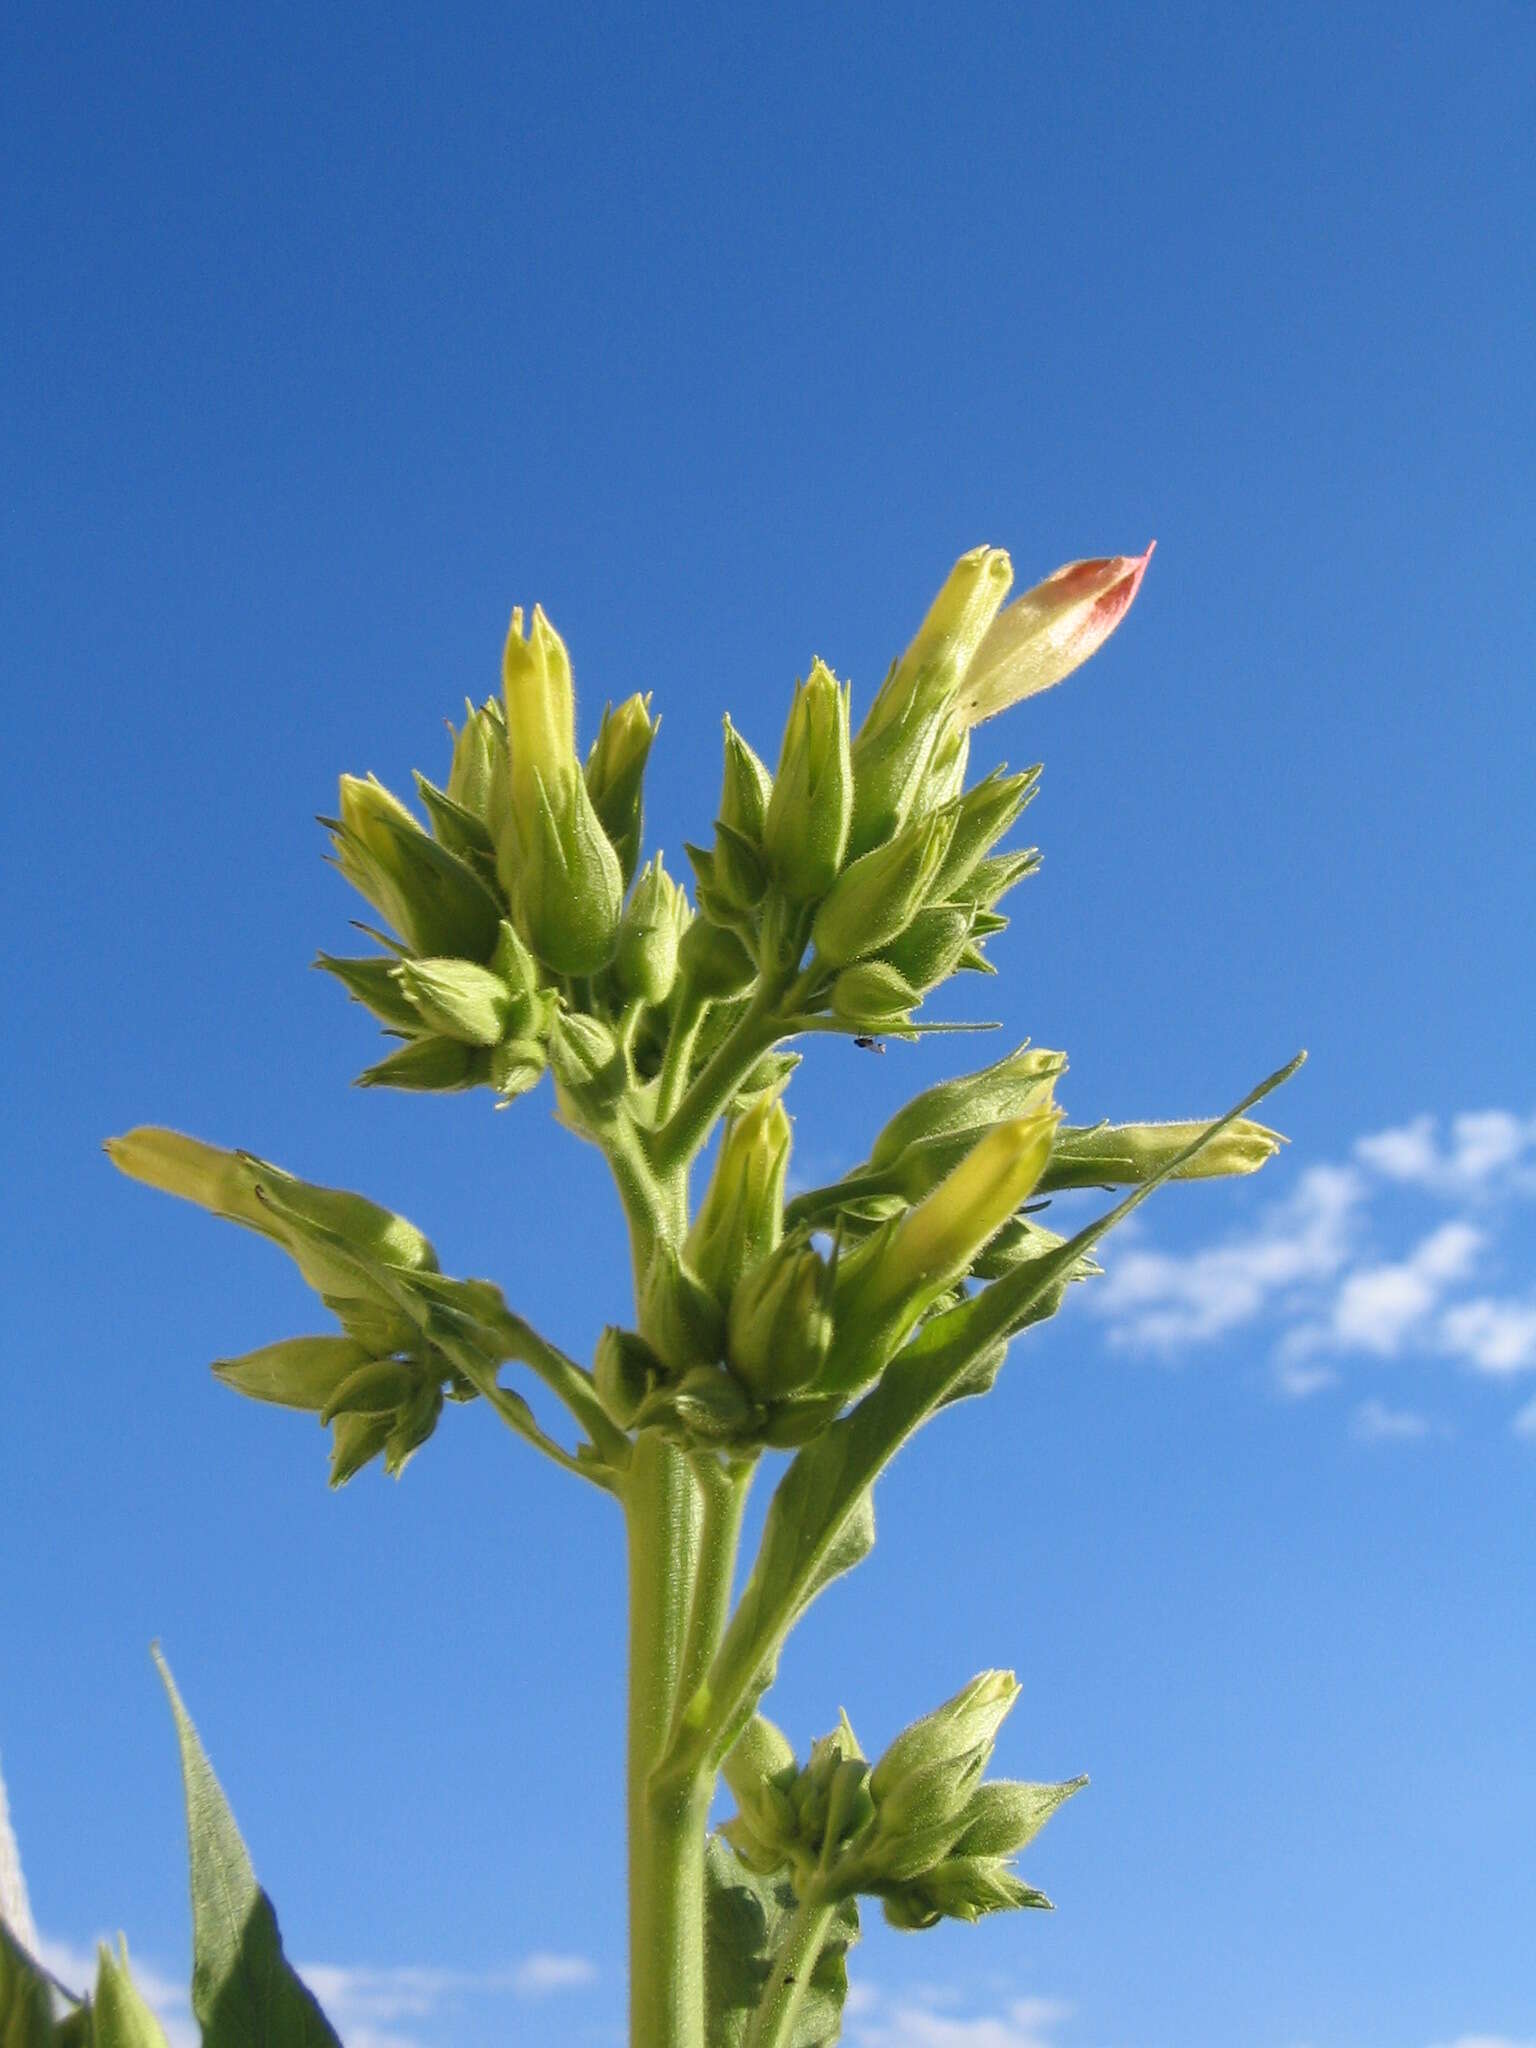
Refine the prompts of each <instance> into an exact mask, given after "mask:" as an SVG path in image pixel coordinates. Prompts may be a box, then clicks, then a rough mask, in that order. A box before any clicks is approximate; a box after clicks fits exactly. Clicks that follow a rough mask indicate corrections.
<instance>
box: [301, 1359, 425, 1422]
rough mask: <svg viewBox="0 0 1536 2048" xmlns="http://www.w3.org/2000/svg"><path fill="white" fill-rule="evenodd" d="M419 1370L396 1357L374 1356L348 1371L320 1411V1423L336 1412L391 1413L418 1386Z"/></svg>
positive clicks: (331, 1417)
mask: <svg viewBox="0 0 1536 2048" xmlns="http://www.w3.org/2000/svg"><path fill="white" fill-rule="evenodd" d="M422 1380H423V1375H422V1373H421V1372H420V1371H419V1370H418V1369H417V1368H416V1367H414V1366H410V1365H406V1364H404V1363H402V1361H401V1360H400V1359H398V1358H374V1359H370V1360H369V1362H368V1363H367V1364H366V1365H360V1366H358V1368H357V1370H356V1371H355V1372H350V1373H348V1374H347V1377H346V1378H345V1379H344V1380H343V1381H342V1382H341V1384H340V1386H339V1387H337V1388H336V1389H335V1391H334V1392H333V1393H332V1395H331V1397H330V1399H329V1400H328V1401H327V1402H326V1404H325V1406H324V1407H323V1408H322V1409H321V1410H320V1420H321V1421H322V1422H334V1421H335V1420H336V1417H337V1416H338V1415H393V1414H395V1413H396V1411H397V1410H399V1409H401V1408H403V1407H404V1406H405V1404H406V1403H407V1401H409V1400H410V1399H411V1398H412V1396H413V1395H415V1394H416V1393H417V1392H418V1391H419V1390H420V1387H421V1384H422Z"/></svg>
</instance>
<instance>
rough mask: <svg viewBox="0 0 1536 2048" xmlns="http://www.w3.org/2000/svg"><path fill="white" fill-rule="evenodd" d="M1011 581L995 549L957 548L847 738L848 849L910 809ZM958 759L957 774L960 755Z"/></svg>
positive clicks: (890, 828) (877, 836)
mask: <svg viewBox="0 0 1536 2048" xmlns="http://www.w3.org/2000/svg"><path fill="white" fill-rule="evenodd" d="M1012 580H1013V569H1012V565H1011V564H1010V562H1009V560H1008V557H1007V555H1006V554H1005V553H1004V552H1003V550H1002V549H1001V548H973V549H972V550H971V552H970V553H969V554H967V555H962V556H961V557H960V560H959V561H958V562H957V563H956V564H955V566H954V568H953V569H952V570H951V571H950V574H949V577H948V579H947V580H946V582H945V584H944V588H943V589H942V590H941V591H940V592H939V594H938V596H937V597H936V598H935V599H934V601H933V605H932V607H931V608H930V610H929V613H928V616H927V618H926V619H925V620H924V621H923V623H922V625H921V627H920V628H919V629H918V634H917V638H916V639H915V640H914V641H913V642H912V645H911V646H910V647H909V648H908V649H907V651H906V653H905V654H904V655H903V656H902V658H901V660H900V661H898V662H897V663H896V664H895V665H894V666H893V668H892V669H891V672H890V674H889V675H888V676H887V677H886V679H885V681H884V683H882V684H881V686H880V690H879V692H878V694H877V695H876V697H875V701H874V702H873V704H871V705H870V707H869V712H868V714H867V716H866V717H865V720H864V723H863V724H862V725H861V726H860V727H859V732H858V737H857V739H855V741H854V742H853V749H852V767H853V778H854V803H853V828H852V835H851V838H850V842H849V850H850V852H852V853H853V854H855V855H857V854H861V853H866V852H868V850H869V849H870V848H871V847H872V846H878V845H879V844H880V842H881V841H882V840H883V839H887V838H889V837H890V835H891V834H892V833H893V832H894V831H896V830H897V828H898V827H899V826H900V825H901V824H902V823H903V822H904V821H905V819H906V818H907V817H908V815H909V814H910V813H911V811H912V809H913V806H914V803H915V800H916V798H917V795H918V792H919V791H920V790H921V789H922V788H923V786H924V783H925V780H926V778H927V777H928V775H929V773H930V770H931V768H932V766H933V764H934V756H935V753H936V751H937V750H939V749H940V748H941V746H943V745H944V744H945V742H946V740H947V734H948V728H949V726H950V725H951V723H952V721H951V719H950V717H949V712H950V707H951V706H952V705H953V704H954V702H955V699H956V697H957V696H958V694H959V689H960V684H961V682H962V680H963V678H964V675H965V671H966V668H967V667H968V666H969V664H970V661H971V658H972V656H973V655H974V654H975V652H976V649H977V648H978V647H979V646H980V645H981V642H982V640H983V639H984V637H985V636H986V632H987V628H988V627H989V626H990V625H991V623H992V620H993V618H994V617H995V616H996V613H997V610H998V607H999V606H1000V605H1001V604H1002V601H1003V599H1004V598H1005V597H1006V596H1007V594H1008V586H1009V584H1010V583H1011V582H1012ZM947 751H948V752H949V755H950V763H949V771H948V772H949V774H950V775H951V776H952V775H953V757H954V753H955V750H954V748H953V746H952V745H950V746H949V748H948V750H947ZM961 764H962V765H961V773H962V775H963V773H964V766H963V756H961Z"/></svg>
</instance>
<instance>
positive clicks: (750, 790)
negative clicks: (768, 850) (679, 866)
mask: <svg viewBox="0 0 1536 2048" xmlns="http://www.w3.org/2000/svg"><path fill="white" fill-rule="evenodd" d="M772 791H773V782H772V778H771V777H770V776H769V773H768V770H767V769H766V768H765V767H764V766H763V764H762V762H761V761H760V760H759V759H758V758H757V755H756V754H755V753H753V751H752V749H751V748H750V747H749V746H748V745H747V743H746V741H745V740H744V739H743V738H742V736H741V734H740V733H739V732H737V730H736V728H735V726H734V725H732V723H731V721H730V719H729V718H727V719H726V721H725V773H724V776H723V779H722V784H721V791H720V815H719V817H718V818H717V819H716V820H715V844H714V850H713V852H712V853H710V854H708V855H707V856H706V858H707V861H708V873H707V874H701V875H700V886H701V889H702V890H703V891H704V894H701V896H700V899H699V901H700V905H701V907H703V908H705V909H706V910H708V909H709V905H708V904H706V903H705V895H708V896H710V897H711V898H716V899H718V901H719V903H720V905H721V906H723V908H724V911H725V913H726V915H725V917H724V918H723V919H722V918H720V917H718V916H717V917H716V922H717V923H718V922H731V921H732V920H733V919H734V918H736V917H741V916H745V915H747V914H748V913H750V912H751V911H752V910H754V909H755V908H756V906H757V905H758V904H759V903H760V902H761V901H762V898H763V894H764V892H765V890H766V889H767V887H768V868H767V863H766V860H765V858H764V854H763V832H764V828H765V825H766V822H767V815H768V799H769V797H770V796H771V794H772ZM698 865H699V863H698V862H697V861H695V868H696V869H697V867H698ZM710 914H711V915H713V914H714V913H713V912H711V913H710Z"/></svg>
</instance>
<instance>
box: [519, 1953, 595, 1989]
mask: <svg viewBox="0 0 1536 2048" xmlns="http://www.w3.org/2000/svg"><path fill="white" fill-rule="evenodd" d="M596 1977H597V1965H596V1964H595V1963H594V1962H592V1960H591V1959H590V1957H588V1956H558V1955H531V1956H529V1957H528V1958H527V1959H526V1960H525V1961H524V1962H521V1963H519V1964H518V1966H517V1971H516V1974H515V1975H514V1977H513V1980H512V1988H513V1990H514V1991H516V1992H517V1993H518V1994H519V1995H520V1996H521V1997H523V1998H542V1997H544V1996H545V1995H546V1994H547V1993H548V1992H551V1991H571V1990H574V1989H575V1988H576V1987H577V1986H578V1985H581V1984H591V1983H593V1982H594V1981H595V1980H596Z"/></svg>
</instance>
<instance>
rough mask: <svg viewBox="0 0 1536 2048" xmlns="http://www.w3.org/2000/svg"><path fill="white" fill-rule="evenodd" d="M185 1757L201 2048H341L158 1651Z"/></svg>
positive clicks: (194, 1978) (196, 2011)
mask: <svg viewBox="0 0 1536 2048" xmlns="http://www.w3.org/2000/svg"><path fill="white" fill-rule="evenodd" d="M155 1661H156V1663H157V1664H158V1665H159V1667H160V1676H161V1678H162V1680H163V1681H164V1683H165V1689H166V1693H167V1694H168V1696H169V1698H170V1702H171V1712H172V1714H173V1715H174V1717H175V1721H176V1736H177V1741H178V1743H179V1744H180V1748H181V1770H182V1778H183V1782H184V1784H185V1787H186V1799H187V1836H188V1842H189V1846H190V1850H191V1863H192V2010H193V2012H194V2014H195V2015H196V2017H197V2020H198V2023H199V2025H200V2026H201V2028H202V2033H203V2048H277V2044H278V2043H281V2048H341V2044H340V2042H339V2041H338V2040H337V2037H336V2035H335V2033H334V2032H333V2030H332V2028H331V2026H330V2024H329V2022H328V2021H327V2020H326V2017H325V2014H324V2013H323V2012H322V2011H321V2010H320V2007H319V2005H318V2003H317V2002H316V2000H315V1997H314V1994H313V1993H312V1992H311V1991H310V1990H309V1988H308V1987H307V1985H305V1984H304V1983H303V1982H302V1981H301V1979H300V1978H299V1977H298V1976H297V1975H296V1974H295V1972H294V1970H293V1968H292V1966H291V1965H290V1964H289V1962H288V1960H287V1958H286V1957H285V1956H284V1954H283V1945H282V1940H281V1937H280V1935H279V1933H278V1927H277V1915H276V1914H275V1913H274V1912H273V1910H272V1902H271V1900H270V1899H269V1898H268V1897H267V1895H266V1893H265V1892H264V1891H262V1890H261V1889H260V1887H259V1886H258V1885H257V1883H256V1875H255V1872H254V1871H253V1870H252V1868H251V1859H250V1857H249V1855H248V1854H247V1852H246V1847H245V1844H244V1842H243V1841H241V1839H240V1832H239V1830H238V1828H237V1827H236V1826H235V1822H234V1817H233V1815H232V1814H231V1813H230V1810H229V1806H228V1804H227V1802H226V1800H225V1798H224V1794H223V1792H222V1791H221V1790H220V1789H219V1781H218V1779H217V1778H215V1776H214V1775H213V1770H212V1767H211V1766H210V1764H209V1762H208V1758H207V1756H206V1755H205V1754H204V1751H203V1746H202V1744H201V1743H200V1742H199V1741H198V1738H197V1730H196V1729H195V1728H194V1727H193V1725H192V1722H191V1720H190V1719H189V1718H188V1715H187V1710H186V1708H185V1707H184V1706H183V1705H182V1703H181V1695H180V1694H179V1693H178V1692H177V1690H176V1685H175V1681H174V1680H173V1679H172V1677H171V1673H170V1669H169V1667H168V1666H167V1664H166V1662H165V1659H164V1658H163V1657H162V1656H161V1655H160V1653H159V1651H158V1650H156V1652H155Z"/></svg>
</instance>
